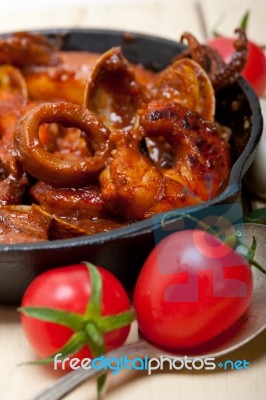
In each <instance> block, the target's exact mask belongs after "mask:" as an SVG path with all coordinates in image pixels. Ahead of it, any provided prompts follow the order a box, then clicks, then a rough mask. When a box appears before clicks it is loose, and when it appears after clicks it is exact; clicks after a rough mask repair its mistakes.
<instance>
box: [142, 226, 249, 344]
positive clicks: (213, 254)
mask: <svg viewBox="0 0 266 400" xmlns="http://www.w3.org/2000/svg"><path fill="white" fill-rule="evenodd" d="M252 286H253V285H252V273H251V268H250V265H249V264H248V263H247V262H246V260H245V259H244V258H243V257H242V256H241V255H240V254H238V253H236V252H235V251H234V250H232V248H231V247H229V246H227V245H226V244H224V243H223V242H221V241H220V240H219V239H217V238H216V237H215V236H213V235H211V234H210V233H207V232H205V231H201V230H194V231H193V230H185V231H180V232H176V233H173V234H171V235H169V236H167V237H166V238H165V239H163V240H162V241H161V242H160V243H159V244H158V245H157V246H156V247H155V248H154V249H153V251H152V252H151V253H150V255H149V256H148V258H147V260H146V262H145V264H144V266H143V268H142V270H141V273H140V275H139V278H138V280H137V284H136V287H135V292H134V306H135V310H136V313H137V321H138V324H139V327H140V329H141V331H142V332H143V334H144V336H145V337H146V338H147V339H148V340H149V341H151V342H152V343H154V344H155V345H157V346H158V347H162V348H166V349H169V350H177V349H181V348H189V347H193V346H197V345H200V344H202V343H204V342H206V341H208V340H210V339H212V338H214V337H215V336H217V335H219V334H220V333H222V332H223V331H225V330H226V329H227V328H229V327H230V326H231V325H232V324H233V323H234V322H235V321H237V320H238V319H239V318H240V316H241V315H242V314H243V313H244V312H245V311H246V309H247V307H248V305H249V303H250V300H251V296H252Z"/></svg>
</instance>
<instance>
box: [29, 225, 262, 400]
mask: <svg viewBox="0 0 266 400" xmlns="http://www.w3.org/2000/svg"><path fill="white" fill-rule="evenodd" d="M253 236H254V237H255V238H256V240H257V250H256V260H257V261H258V262H259V263H260V264H262V265H264V266H265V253H266V250H265V249H266V226H265V225H257V224H247V225H245V237H246V240H247V244H251V242H252V238H253ZM253 278H254V292H253V297H252V301H251V304H250V306H249V308H248V311H247V312H246V313H245V315H244V316H243V317H242V318H241V319H240V320H239V321H238V322H236V323H235V324H234V325H233V326H232V327H231V328H230V329H228V330H227V331H226V332H225V333H223V334H222V335H220V336H219V337H217V338H215V339H214V340H212V341H210V342H208V343H207V344H206V345H205V346H200V347H199V348H194V349H193V350H190V351H186V352H185V353H183V352H181V353H176V354H173V353H165V352H164V351H162V350H161V349H158V348H156V347H154V346H152V345H151V344H150V343H148V342H146V341H145V339H144V338H141V339H140V340H139V341H137V342H135V343H130V344H127V345H124V346H122V347H120V348H118V349H115V350H113V351H110V352H108V353H106V354H105V358H108V359H110V358H112V357H115V358H118V359H119V358H120V357H123V356H125V355H126V356H127V358H128V359H129V358H135V357H141V356H149V357H157V358H158V357H160V356H164V357H167V358H170V359H175V358H177V357H178V358H179V359H180V358H182V357H185V355H186V356H187V357H189V359H191V360H192V359H194V358H206V357H214V358H217V357H220V356H224V355H226V354H228V353H230V352H232V351H234V350H236V349H238V348H239V347H241V346H243V345H244V344H246V343H248V342H250V341H251V340H252V339H254V338H255V337H256V336H257V335H258V334H259V333H261V332H262V331H264V330H265V329H266V307H265V306H266V277H265V276H263V275H262V273H261V272H260V271H258V270H257V269H255V268H254V269H253ZM104 372H105V371H104V370H96V369H93V368H92V369H82V368H80V369H78V370H75V371H73V372H70V373H68V374H67V375H66V376H63V377H62V378H59V379H58V381H57V382H56V383H55V384H53V385H52V386H51V387H50V388H48V389H45V390H44V391H42V392H40V393H39V394H38V395H37V396H35V397H34V398H33V399H32V400H59V399H62V398H63V397H64V396H65V395H66V394H68V393H70V392H71V391H72V390H73V389H75V388H76V387H77V386H79V385H80V384H81V383H82V382H84V381H85V380H86V379H89V378H92V377H97V376H100V375H101V374H103V373H104Z"/></svg>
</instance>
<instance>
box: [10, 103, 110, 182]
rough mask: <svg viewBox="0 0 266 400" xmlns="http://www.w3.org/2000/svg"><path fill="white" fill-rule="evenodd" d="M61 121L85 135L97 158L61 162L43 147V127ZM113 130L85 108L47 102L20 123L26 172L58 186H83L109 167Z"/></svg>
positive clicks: (19, 140)
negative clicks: (110, 135) (40, 135)
mask: <svg viewBox="0 0 266 400" xmlns="http://www.w3.org/2000/svg"><path fill="white" fill-rule="evenodd" d="M51 122H57V123H62V124H64V125H66V126H74V127H77V128H79V129H80V130H81V131H83V132H84V139H85V140H86V143H87V145H89V146H90V148H91V149H92V151H93V152H94V155H93V156H92V157H87V158H84V159H83V160H60V159H59V158H58V157H56V156H55V155H53V154H52V153H49V152H48V151H47V150H45V149H44V147H43V146H42V144H41V142H40V139H39V127H40V125H41V124H43V123H51ZM109 133H110V132H109V130H108V129H107V128H106V127H105V126H104V124H103V123H102V122H101V121H100V120H99V119H98V118H97V116H96V115H95V114H94V113H93V112H91V111H89V110H87V109H86V108H84V107H81V106H78V105H75V104H72V103H65V102H58V103H45V104H42V105H40V106H37V107H35V108H33V109H32V110H30V111H29V112H28V113H27V114H26V115H25V116H23V117H22V118H21V119H20V120H19V121H18V123H17V126H16V130H15V149H16V150H17V152H18V156H19V158H20V160H21V163H22V165H23V167H24V169H25V170H26V171H27V172H28V173H29V174H30V175H32V176H34V177H35V178H37V179H39V180H41V181H43V182H45V183H48V184H49V185H52V186H56V187H82V186H85V185H86V184H88V182H89V181H91V180H92V179H95V177H96V176H97V175H98V173H99V172H100V171H101V170H102V169H103V168H104V167H105V164H106V162H107V160H108V158H109V156H110V153H111V150H112V145H111V142H110V141H109Z"/></svg>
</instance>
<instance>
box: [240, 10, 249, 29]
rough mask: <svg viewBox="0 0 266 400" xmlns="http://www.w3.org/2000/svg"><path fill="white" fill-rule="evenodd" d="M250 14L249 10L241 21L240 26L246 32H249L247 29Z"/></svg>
mask: <svg viewBox="0 0 266 400" xmlns="http://www.w3.org/2000/svg"><path fill="white" fill-rule="evenodd" d="M249 14H250V11H249V10H247V11H246V12H245V14H244V15H243V17H242V19H241V21H240V24H239V26H240V28H242V29H244V31H245V32H247V28H248V21H249Z"/></svg>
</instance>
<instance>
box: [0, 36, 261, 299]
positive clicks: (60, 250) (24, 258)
mask: <svg viewBox="0 0 266 400" xmlns="http://www.w3.org/2000/svg"><path fill="white" fill-rule="evenodd" d="M41 33H43V34H46V35H48V36H49V37H51V38H53V37H55V36H56V35H57V34H58V33H60V34H62V37H63V41H62V43H63V44H62V49H64V50H81V51H82V50H89V51H95V52H104V51H106V50H108V49H110V48H111V47H113V46H121V47H122V50H123V52H124V55H125V56H126V57H127V58H128V59H129V60H130V61H131V62H134V63H142V64H143V65H144V66H146V67H148V68H152V69H153V70H160V69H163V68H164V67H166V66H167V65H168V64H169V63H170V62H171V60H172V59H173V57H174V56H175V55H176V54H178V53H179V52H180V51H181V50H182V49H183V48H184V47H183V45H181V44H180V43H176V42H173V41H170V40H166V39H162V38H158V37H153V36H148V35H142V34H135V33H133V34H130V35H128V34H125V33H123V32H119V31H107V30H94V29H93V30H91V29H86V30H85V29H84V30H83V29H82V30H53V31H42V32H41ZM236 100H237V101H238V104H239V105H240V106H239V108H238V109H237V110H236V109H235V107H234V104H235V103H234V102H235V101H236ZM216 119H217V120H218V121H219V122H220V123H222V124H224V125H228V126H230V127H231V128H232V129H233V132H234V133H233V137H232V140H231V148H232V158H233V166H232V170H231V174H230V179H229V184H228V186H227V188H226V189H225V191H224V192H223V193H222V194H221V195H219V196H218V197H216V198H215V199H213V200H211V201H209V202H205V203H202V204H200V205H197V206H194V207H189V208H186V209H180V210H178V212H180V213H184V212H190V213H195V212H196V211H200V210H201V211H204V210H206V209H209V208H210V206H214V205H217V204H221V203H226V202H232V201H233V200H235V199H236V197H237V196H238V194H239V192H240V186H241V179H242V177H243V175H244V173H245V172H246V171H247V169H248V167H249V166H250V164H251V162H252V161H253V158H254V151H255V148H256V146H257V144H258V142H259V139H260V136H261V132H262V116H261V111H260V106H259V102H258V99H257V97H256V95H255V94H254V92H253V90H252V89H251V87H250V86H249V85H248V83H247V82H246V81H245V80H244V79H239V81H238V82H237V83H236V84H234V85H233V86H230V87H228V88H226V89H224V90H221V91H220V92H219V93H218V94H217V116H216ZM160 229H161V220H160V217H159V218H155V219H147V220H145V221H141V222H138V223H134V224H132V225H130V226H127V227H124V228H120V229H116V230H113V231H110V232H105V233H101V234H96V235H93V236H87V237H80V238H74V239H65V240H57V241H54V242H43V243H39V244H38V243H34V244H16V245H0V303H1V304H18V303H19V302H20V300H21V297H22V295H23V293H24V291H25V288H26V287H27V285H28V284H29V283H30V282H31V281H32V279H33V278H35V277H36V276H37V275H38V274H40V273H41V272H43V271H45V270H47V269H50V268H52V267H55V266H62V265H68V264H71V263H77V262H80V261H82V260H88V261H91V262H93V263H95V264H98V265H102V266H104V267H106V268H108V269H109V270H110V271H112V272H113V273H114V274H115V275H116V276H117V277H118V278H119V279H120V280H121V281H122V282H123V283H124V284H125V285H127V286H129V285H133V283H134V281H135V279H136V277H137V274H138V271H139V270H140V268H141V265H142V263H143V261H144V259H145V257H146V256H147V255H148V253H149V251H150V250H151V248H152V247H153V246H154V243H155V233H156V232H157V231H158V230H160Z"/></svg>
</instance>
